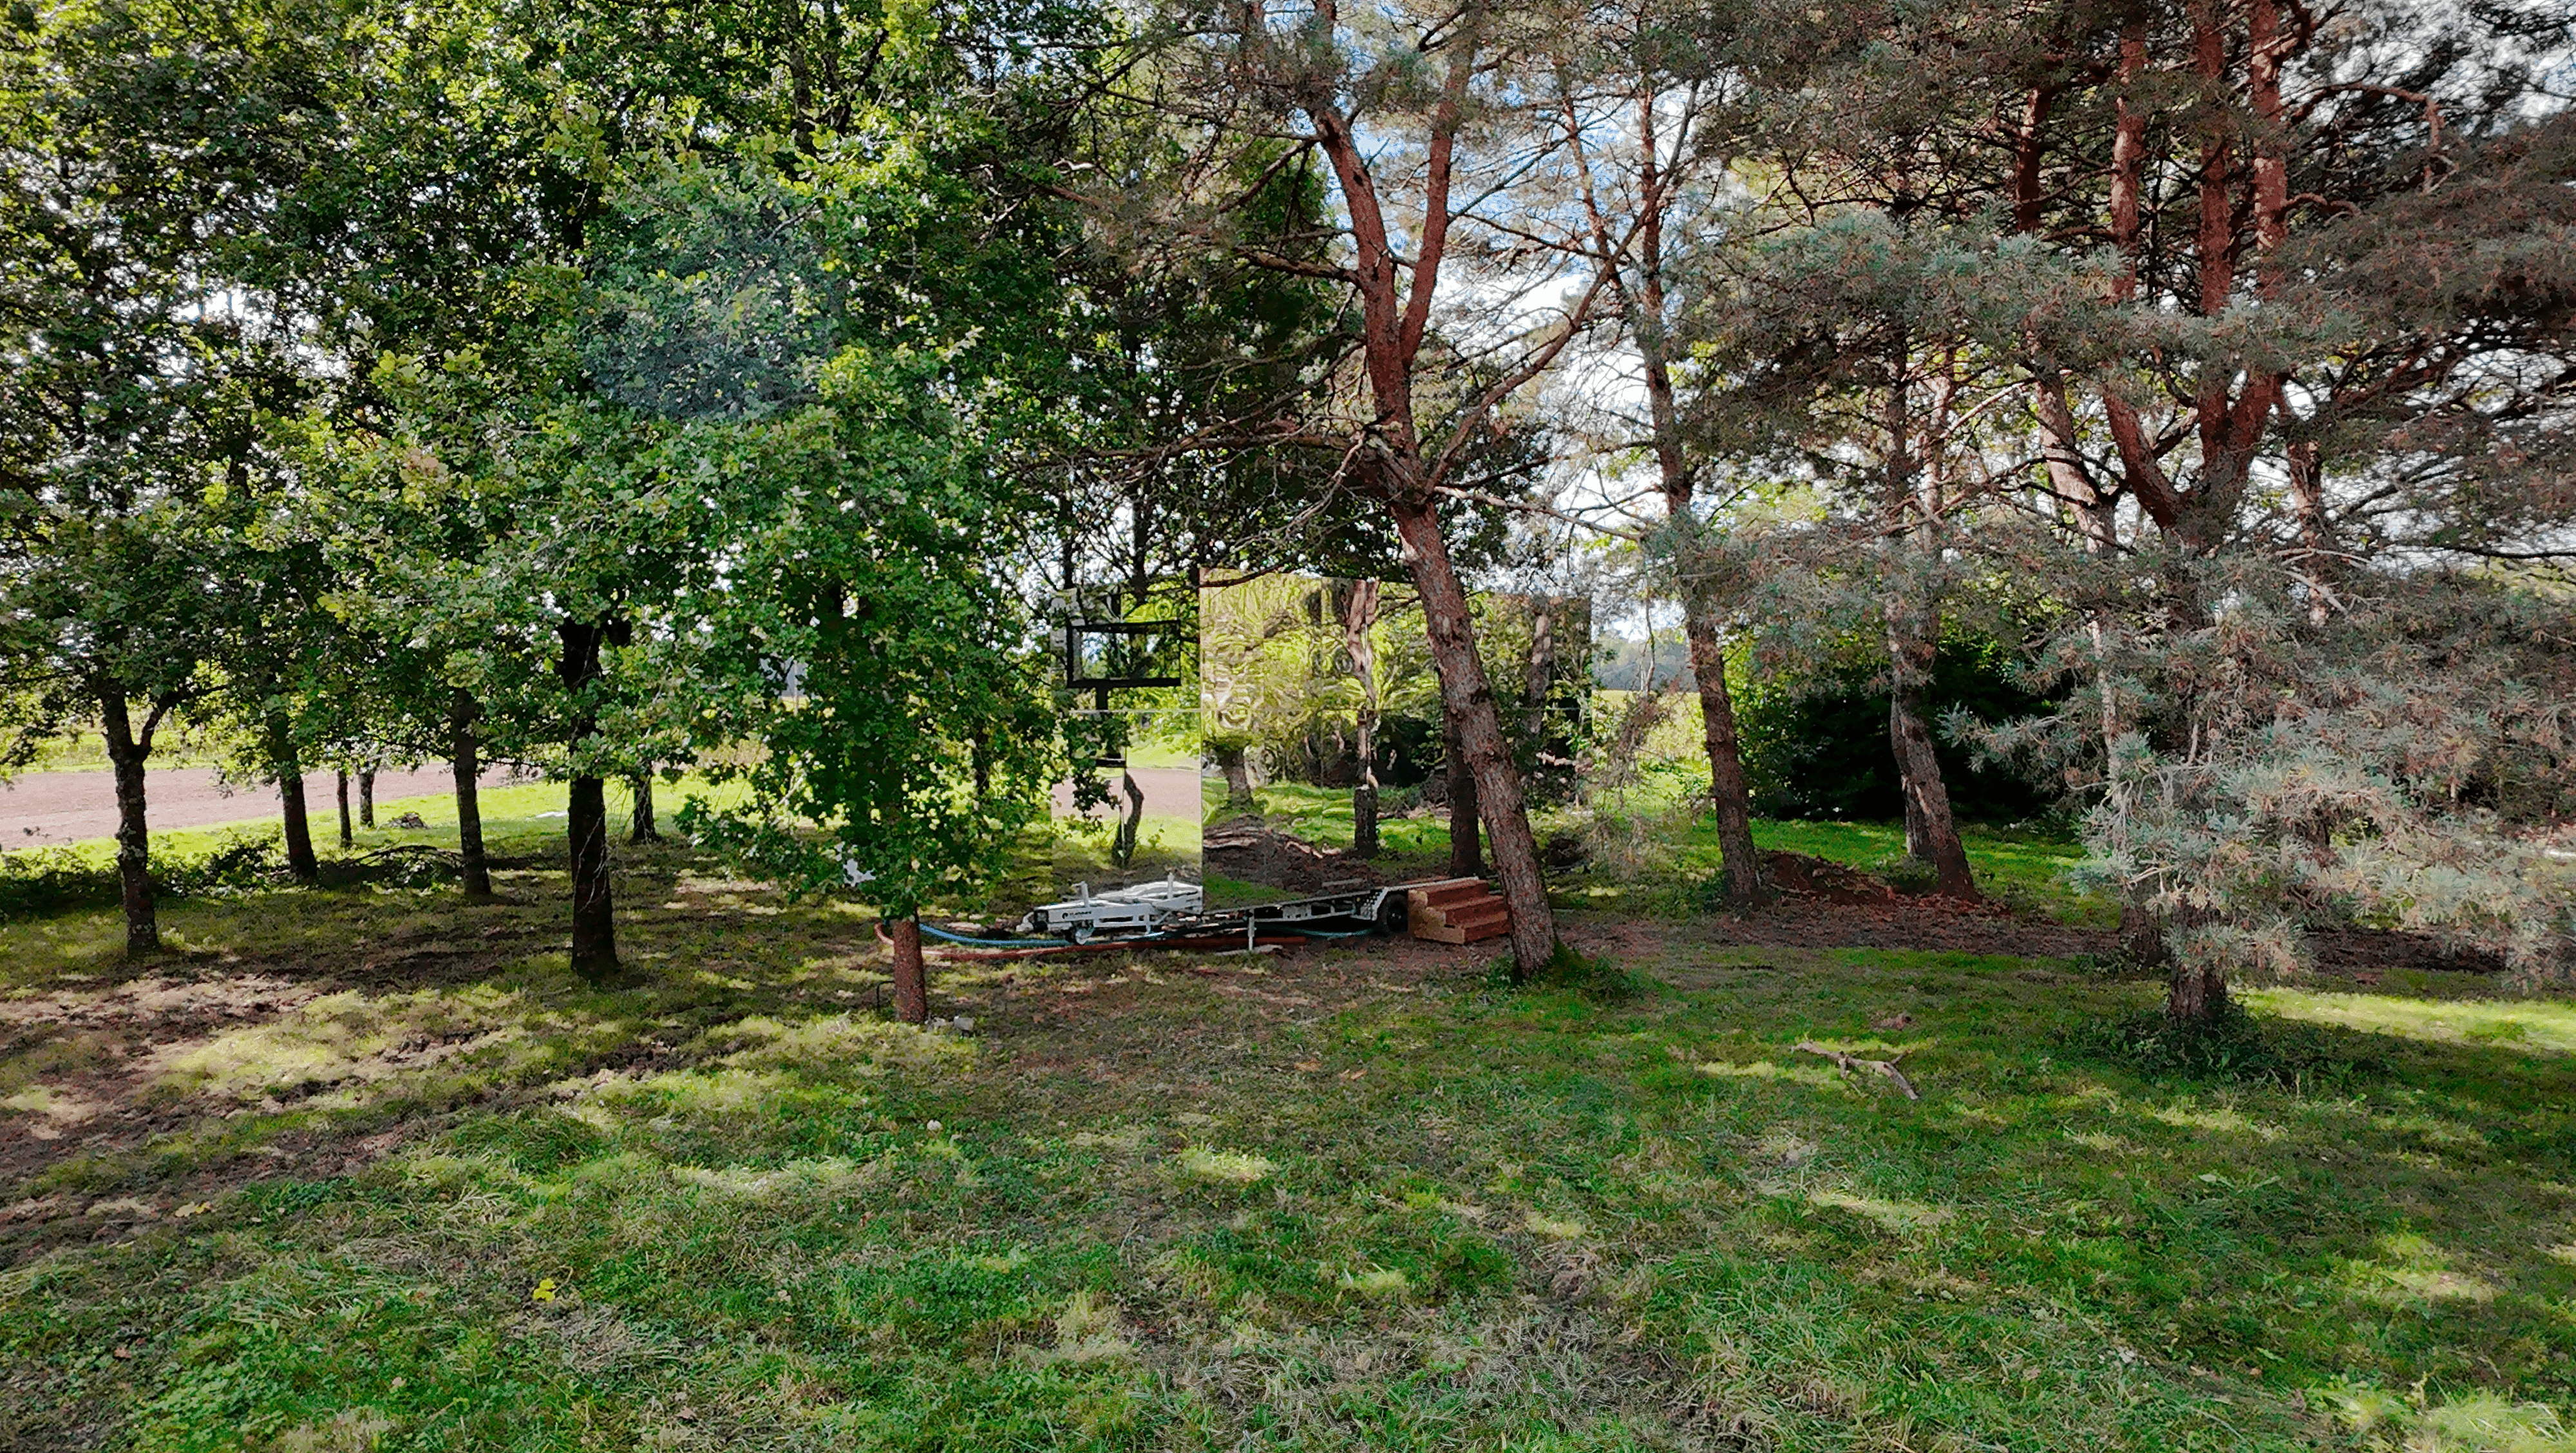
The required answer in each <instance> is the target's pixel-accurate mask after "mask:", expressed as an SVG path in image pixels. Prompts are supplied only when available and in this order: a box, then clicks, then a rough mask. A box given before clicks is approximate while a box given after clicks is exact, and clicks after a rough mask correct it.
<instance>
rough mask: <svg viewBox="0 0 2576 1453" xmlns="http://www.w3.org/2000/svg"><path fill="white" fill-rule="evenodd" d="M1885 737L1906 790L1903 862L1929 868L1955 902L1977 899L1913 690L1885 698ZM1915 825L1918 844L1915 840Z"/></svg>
mask: <svg viewBox="0 0 2576 1453" xmlns="http://www.w3.org/2000/svg"><path fill="white" fill-rule="evenodd" d="M1887 735H1888V740H1889V743H1890V745H1892V746H1893V747H1894V749H1895V751H1896V761H1897V767H1898V772H1899V775H1900V776H1901V778H1902V779H1903V782H1904V786H1905V827H1906V837H1907V842H1906V844H1905V851H1906V854H1907V856H1909V857H1913V858H1917V859H1919V860H1920V861H1923V862H1927V863H1930V864H1931V865H1932V871H1933V875H1934V881H1935V883H1936V884H1937V885H1938V886H1939V888H1940V891H1941V892H1943V893H1945V894H1947V895H1949V896H1950V897H1953V898H1967V899H1974V898H1976V897H1977V896H1978V894H1977V880H1976V876H1975V874H1973V873H1971V872H1970V871H1969V869H1968V852H1967V849H1966V848H1965V847H1964V846H1963V845H1962V844H1961V843H1960V841H1959V825H1958V823H1957V821H1956V820H1955V819H1953V818H1952V817H1951V815H1950V791H1949V788H1948V786H1947V785H1946V784H1945V783H1943V782H1942V780H1941V763H1940V761H1939V759H1938V758H1936V757H1934V756H1933V755H1932V734H1931V732H1930V731H1928V730H1926V729H1925V727H1924V724H1923V714H1922V711H1921V710H1920V707H1919V704H1918V702H1917V700H1916V698H1915V694H1914V692H1913V691H1912V690H1910V689H1900V690H1895V691H1891V692H1889V693H1888V709H1887ZM1918 824H1919V825H1920V832H1921V837H1920V839H1917V838H1916V836H1915V834H1916V831H1917V825H1918Z"/></svg>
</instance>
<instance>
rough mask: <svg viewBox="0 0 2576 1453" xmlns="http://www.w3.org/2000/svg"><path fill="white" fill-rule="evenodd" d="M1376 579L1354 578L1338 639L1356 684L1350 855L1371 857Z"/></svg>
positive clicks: (1374, 836) (1374, 803)
mask: <svg viewBox="0 0 2576 1453" xmlns="http://www.w3.org/2000/svg"><path fill="white" fill-rule="evenodd" d="M1377 600H1378V583H1377V582H1376V581H1374V580H1354V581H1352V582H1351V593H1350V598H1349V600H1348V602H1347V604H1346V605H1345V606H1344V608H1343V612H1342V642H1343V646H1344V649H1345V650H1347V651H1348V653H1349V655H1350V658H1351V675H1352V676H1353V677H1354V678H1356V679H1357V680H1358V682H1359V686H1360V705H1359V711H1358V712H1357V716H1358V719H1359V727H1358V732H1357V736H1358V738H1359V741H1358V748H1359V758H1360V780H1359V782H1358V784H1357V785H1355V786H1353V787H1352V788H1351V856H1353V857H1357V858H1374V857H1376V856H1377V854H1378V835H1377V786H1378V783H1377V646H1376V643H1375V642H1373V641H1372V640H1370V639H1369V633H1370V631H1372V630H1374V629H1375V628H1376V626H1377Z"/></svg>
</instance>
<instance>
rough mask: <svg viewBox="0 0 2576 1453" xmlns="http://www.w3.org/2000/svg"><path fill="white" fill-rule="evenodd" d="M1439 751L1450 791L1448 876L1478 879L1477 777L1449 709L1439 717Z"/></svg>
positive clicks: (1481, 869)
mask: <svg viewBox="0 0 2576 1453" xmlns="http://www.w3.org/2000/svg"><path fill="white" fill-rule="evenodd" d="M1440 736H1441V744H1442V749H1443V750H1444V751H1445V752H1446V753H1447V754H1448V761H1447V763H1446V764H1445V765H1444V766H1443V767H1442V769H1441V776H1442V780H1443V781H1444V782H1445V783H1446V784H1447V786H1448V788H1449V876H1450V877H1452V878H1481V877H1483V876H1485V848H1484V835H1483V829H1482V827H1481V826H1480V824H1479V823H1478V821H1477V818H1476V774H1475V773H1474V772H1473V771H1471V770H1469V769H1468V766H1467V749H1466V748H1465V747H1464V746H1462V745H1460V744H1459V741H1458V724H1457V722H1456V721H1454V720H1452V719H1451V718H1450V716H1449V713H1448V708H1447V707H1446V706H1443V707H1442V708H1441V713H1440Z"/></svg>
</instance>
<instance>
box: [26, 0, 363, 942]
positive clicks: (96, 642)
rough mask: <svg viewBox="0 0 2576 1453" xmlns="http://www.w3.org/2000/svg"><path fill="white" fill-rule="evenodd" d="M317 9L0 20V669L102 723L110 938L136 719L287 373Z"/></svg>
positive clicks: (168, 664) (138, 914) (163, 703)
mask: <svg viewBox="0 0 2576 1453" xmlns="http://www.w3.org/2000/svg"><path fill="white" fill-rule="evenodd" d="M323 18H324V17H322V16H321V15H320V14H319V13H318V12H314V11H307V10H304V9H300V8H298V7H295V6H281V7H277V8H275V9H250V10H245V11H243V12H242V13H240V14H239V15H237V16H235V17H234V22H233V24H232V25H231V26H230V27H229V28H228V31H227V35H226V39H225V43H223V44H221V45H208V44H202V43H199V35H198V28H199V23H200V17H199V16H197V15H196V14H195V13H194V12H192V11H190V10H189V9H187V8H186V7H180V6H164V5H158V4H152V3H144V4H131V5H119V6H113V7H104V8H94V7H78V6H54V7H48V8H46V9H43V10H41V11H38V10H31V9H28V8H25V7H21V8H20V9H19V10H17V11H15V12H13V13H12V16H11V18H10V22H9V24H10V26H11V31H10V33H9V34H8V36H7V38H6V39H5V41H0V152H5V154H6V163H5V167H0V177H5V179H4V180H0V357H5V359H6V367H7V369H8V374H9V382H8V385H7V387H6V388H0V678H5V679H6V681H7V682H8V683H9V684H10V686H11V688H13V689H16V690H20V691H23V692H26V693H28V694H29V696H30V698H31V699H32V700H33V701H34V702H35V704H36V707H37V717H36V720H35V721H34V722H32V723H29V724H28V725H29V726H31V727H32V728H34V729H36V730H40V731H41V730H48V729H52V728H54V727H56V726H58V725H59V724H61V723H63V722H66V721H69V720H73V719H77V718H78V717H81V716H89V715H91V714H93V713H94V719H95V720H97V721H98V722H99V723H100V726H101V729H102V731H103V733H104V735H105V738H106V747H107V754H108V758H109V761H110V763H111V765H112V767H113V769H114V773H115V779H116V795H117V804H118V827H117V845H118V846H117V862H118V870H119V873H120V876H121V877H122V879H123V882H124V908H125V918H126V946H127V949H128V951H129V952H130V953H133V954H138V955H140V954H148V953H151V952H153V951H155V950H156V949H157V947H158V945H159V931H158V925H157V921H156V919H155V916H154V908H153V899H152V889H151V881H150V836H149V831H148V824H147V820H146V815H145V796H144V786H145V770H146V766H147V764H148V762H149V760H150V758H151V755H152V750H153V743H154V739H155V734H156V733H157V732H158V731H159V730H160V729H161V728H162V727H163V726H164V725H165V724H166V723H167V722H168V721H169V720H170V717H171V713H172V712H174V711H176V710H179V709H181V708H183V707H185V706H186V705H188V704H189V703H192V702H194V701H196V700H198V699H200V698H201V697H203V696H204V695H205V694H206V693H207V691H208V690H210V689H211V687H212V686H213V685H214V684H215V681H214V678H213V677H212V676H211V675H210V674H209V671H208V663H209V662H211V661H212V660H214V659H215V658H217V657H218V656H219V655H220V654H221V645H222V623H223V620H224V618H225V615H226V612H227V611H228V609H229V608H230V606H229V603H228V594H229V592H230V591H231V589H232V582H231V581H230V580H229V579H227V578H226V576H225V574H224V571H223V568H222V560H221V555H222V546H221V542H222V541H223V540H224V538H225V536H226V532H227V530H228V529H229V528H230V527H231V525H232V523H233V521H234V516H235V513H236V511H237V509H238V507H239V505H240V503H241V501H242V500H243V499H244V498H245V497H246V495H247V494H248V493H249V491H250V489H251V487H252V479H253V476H254V474H255V473H256V472H257V471H258V470H259V469H260V468H261V466H262V462H263V461H262V457H261V455H262V434H263V430H262V424H261V420H262V418H263V417H264V416H266V415H269V414H272V413H275V412H278V411H283V410H287V409H291V408H293V407H294V406H295V404H296V400H297V398H298V396H299V394H300V382H299V378H300V372H301V370H300V366H299V363H298V361H297V358H296V356H295V354H294V351H293V345H294V343H295V341H296V340H295V338H294V337H293V335H292V332H291V330H289V329H288V328H287V327H286V326H285V325H284V324H283V323H282V322H281V319H282V318H283V317H284V316H285V314H284V313H283V311H282V310H281V308H280V307H279V305H278V298H277V295H276V294H275V292H274V291H273V289H271V288H269V287H268V286H266V280H267V279H268V277H269V273H268V271H267V269H266V267H265V263H264V257H265V254H266V252H267V249H268V247H269V239H270V238H271V237H272V236H273V235H274V233H275V232H276V231H277V229H278V218H279V214H280V213H281V211H282V210H284V208H285V207H286V205H287V203H288V201H289V199H290V198H291V197H292V196H293V193H294V184H295V181H296V179H297V177H298V176H299V175H300V168H301V166H302V162H303V158H304V156H305V154H306V150H307V142H308V141H309V139H310V138H311V137H312V136H313V135H314V134H315V133H317V132H322V131H327V130H328V129H329V125H330V108H329V107H328V105H327V103H326V101H325V99H324V97H323V95H322V93H321V88H320V87H319V86H318V85H317V84H316V79H315V77H316V67H317V64H318V61H317V57H318V55H319V54H320V51H321V47H319V46H318V45H317V44H316V43H315V42H316V31H317V29H319V30H327V26H320V27H317V26H315V25H314V23H313V22H315V21H317V20H319V19H323ZM25 739H26V734H25V733H23V732H22V734H21V740H22V741H24V740H25Z"/></svg>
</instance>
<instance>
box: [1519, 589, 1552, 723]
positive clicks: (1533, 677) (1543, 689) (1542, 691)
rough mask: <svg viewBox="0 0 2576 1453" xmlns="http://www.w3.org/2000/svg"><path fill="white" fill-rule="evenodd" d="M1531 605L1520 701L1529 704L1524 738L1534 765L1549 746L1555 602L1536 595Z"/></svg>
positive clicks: (1526, 708)
mask: <svg viewBox="0 0 2576 1453" xmlns="http://www.w3.org/2000/svg"><path fill="white" fill-rule="evenodd" d="M1529 603H1530V650H1529V660H1528V661H1527V662H1526V663H1524V664H1523V666H1522V669H1521V699H1522V701H1523V702H1525V703H1526V706H1525V707H1524V709H1523V715H1522V719H1521V735H1522V736H1524V737H1526V738H1528V740H1529V743H1530V751H1531V753H1532V758H1531V759H1532V760H1533V761H1535V760H1536V759H1537V757H1536V754H1537V753H1538V752H1540V751H1543V750H1544V749H1545V747H1546V744H1547V691H1548V688H1549V687H1551V686H1553V685H1555V684H1556V598H1555V597H1553V596H1546V595H1533V596H1531V597H1530V598H1529Z"/></svg>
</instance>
